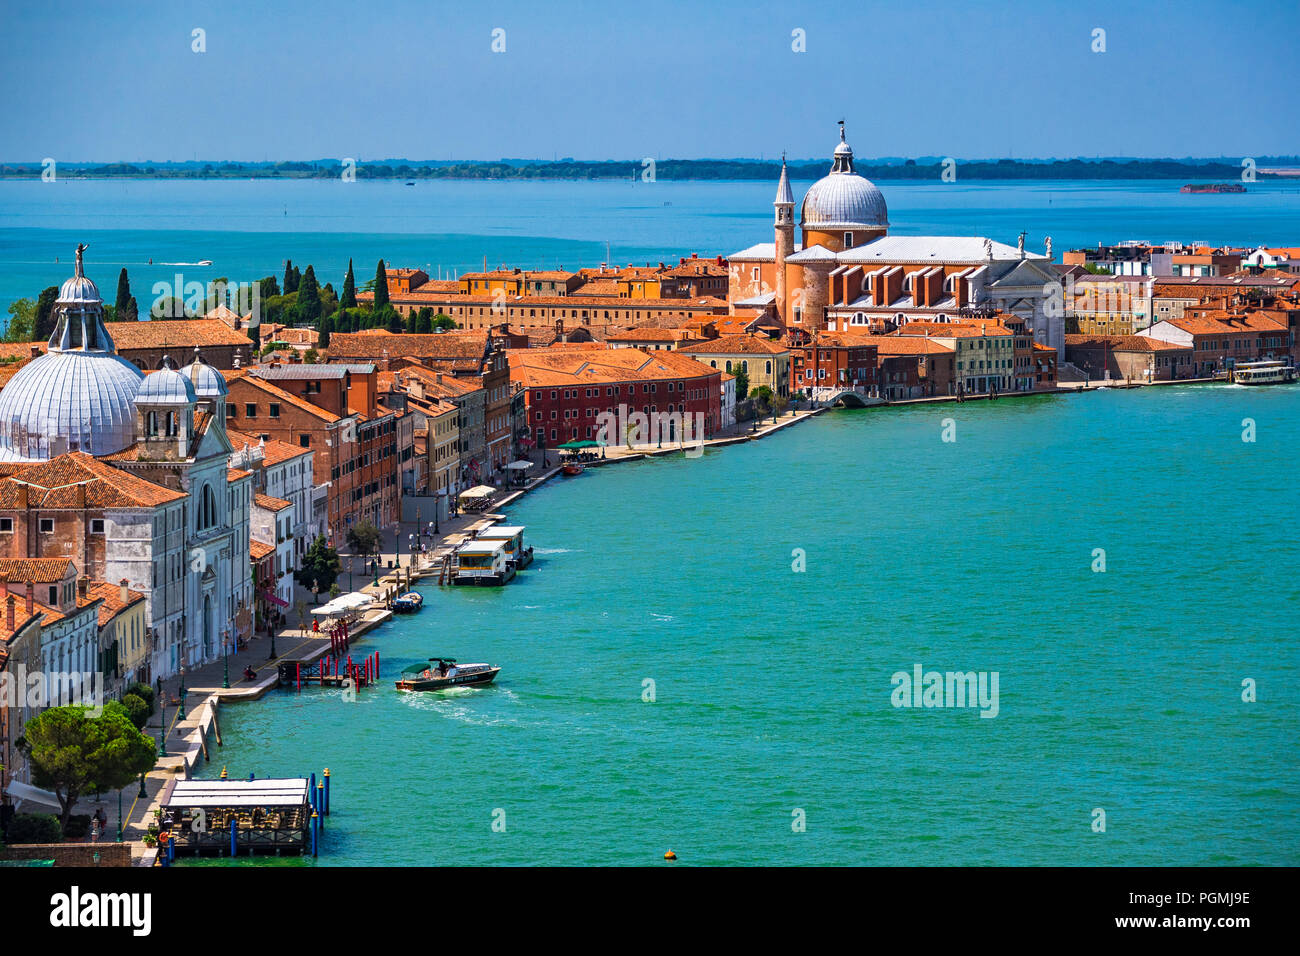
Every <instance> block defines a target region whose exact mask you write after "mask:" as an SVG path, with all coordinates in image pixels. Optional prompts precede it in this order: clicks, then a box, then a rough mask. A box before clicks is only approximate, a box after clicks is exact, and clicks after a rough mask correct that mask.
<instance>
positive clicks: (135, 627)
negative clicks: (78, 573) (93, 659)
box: [87, 580, 149, 698]
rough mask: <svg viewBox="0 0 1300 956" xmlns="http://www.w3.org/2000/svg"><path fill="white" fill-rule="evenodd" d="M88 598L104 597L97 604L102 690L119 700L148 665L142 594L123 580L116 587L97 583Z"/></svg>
mask: <svg viewBox="0 0 1300 956" xmlns="http://www.w3.org/2000/svg"><path fill="white" fill-rule="evenodd" d="M87 592H88V597H90V598H92V599H93V598H103V603H102V604H100V605H99V655H100V661H101V662H102V664H101V667H102V670H103V673H104V688H105V691H106V692H107V693H108V696H109V697H114V698H120V697H121V696H122V692H123V690H125V688H126V687H128V686H130V685H131V684H133V683H134V682H135V681H136V680H138V679H140V677H142V676H143V675H144V672H145V668H146V665H147V664H148V662H149V638H148V633H147V623H146V619H145V600H144V594H142V593H141V592H139V591H132V590H131V589H130V588H128V587H127V586H126V581H125V580H123V581H121V582H119V583H118V584H109V583H107V582H105V581H96V582H94V583H92V584H91V585H90V586H89V588H88V589H87Z"/></svg>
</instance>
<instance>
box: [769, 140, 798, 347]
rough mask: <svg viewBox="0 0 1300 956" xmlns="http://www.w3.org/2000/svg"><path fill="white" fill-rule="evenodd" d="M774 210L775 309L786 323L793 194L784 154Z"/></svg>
mask: <svg viewBox="0 0 1300 956" xmlns="http://www.w3.org/2000/svg"><path fill="white" fill-rule="evenodd" d="M772 206H773V207H774V208H775V209H776V224H775V229H776V256H775V260H776V261H775V263H774V265H775V269H776V279H775V285H776V288H775V292H776V302H775V305H776V309H777V312H778V313H779V315H780V318H781V321H783V322H784V321H788V320H787V316H788V315H789V308H788V303H787V302H786V282H785V260H786V259H787V258H788V257H789V256H792V255H794V193H792V192H791V191H790V174H789V171H788V170H787V169H786V166H785V154H784V153H782V154H781V180H780V182H778V183H777V184H776V199H774V200H773V201H772Z"/></svg>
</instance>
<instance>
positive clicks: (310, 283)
mask: <svg viewBox="0 0 1300 956" xmlns="http://www.w3.org/2000/svg"><path fill="white" fill-rule="evenodd" d="M320 312H321V309H320V285H319V284H317V282H316V270H315V269H313V268H312V267H311V266H307V271H306V272H305V273H303V277H302V282H301V283H299V285H298V314H299V315H300V316H302V318H303V320H304V321H306V322H313V323H314V322H315V321H316V320H317V319H319V318H320Z"/></svg>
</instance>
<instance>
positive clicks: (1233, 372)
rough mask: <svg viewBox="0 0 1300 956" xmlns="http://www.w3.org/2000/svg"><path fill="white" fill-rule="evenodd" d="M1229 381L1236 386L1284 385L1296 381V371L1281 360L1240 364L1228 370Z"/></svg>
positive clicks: (1264, 360)
mask: <svg viewBox="0 0 1300 956" xmlns="http://www.w3.org/2000/svg"><path fill="white" fill-rule="evenodd" d="M1227 379H1228V381H1229V382H1231V383H1232V384H1234V385H1282V384H1284V383H1286V382H1294V381H1295V380H1296V370H1295V366H1293V365H1288V364H1287V363H1286V362H1283V361H1282V360H1280V359H1263V360H1260V361H1258V362H1238V363H1237V364H1236V365H1235V366H1234V367H1233V368H1231V369H1229V370H1228V374H1227Z"/></svg>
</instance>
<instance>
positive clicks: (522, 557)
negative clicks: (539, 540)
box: [478, 524, 533, 569]
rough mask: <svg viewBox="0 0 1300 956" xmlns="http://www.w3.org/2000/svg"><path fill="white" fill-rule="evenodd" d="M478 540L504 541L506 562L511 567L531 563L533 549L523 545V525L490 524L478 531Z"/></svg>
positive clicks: (517, 567) (521, 566)
mask: <svg viewBox="0 0 1300 956" xmlns="http://www.w3.org/2000/svg"><path fill="white" fill-rule="evenodd" d="M478 539H479V540H480V541H504V542H505V545H506V563H507V564H509V565H511V566H512V567H514V568H516V569H519V568H526V567H528V565H530V564H532V563H533V549H532V548H531V547H524V526H523V525H503V524H498V525H490V526H489V527H487V528H484V529H483V530H482V531H480V532H479V536H478Z"/></svg>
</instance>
